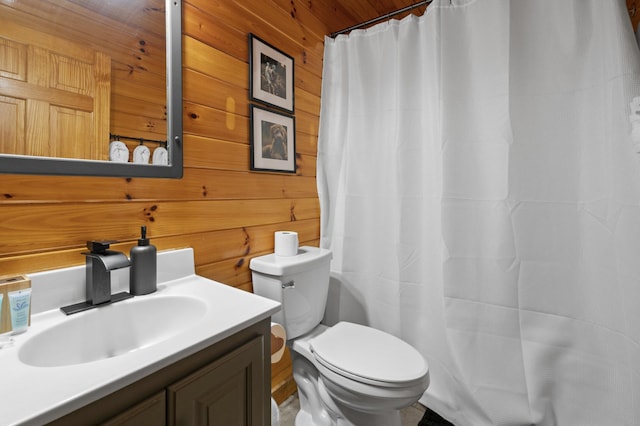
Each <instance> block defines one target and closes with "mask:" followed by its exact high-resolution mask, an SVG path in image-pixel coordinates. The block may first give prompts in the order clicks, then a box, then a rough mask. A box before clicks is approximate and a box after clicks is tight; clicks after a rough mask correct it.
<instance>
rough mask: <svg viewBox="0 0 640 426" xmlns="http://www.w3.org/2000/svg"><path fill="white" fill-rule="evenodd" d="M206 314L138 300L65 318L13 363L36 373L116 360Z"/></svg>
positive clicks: (192, 301)
mask: <svg viewBox="0 0 640 426" xmlns="http://www.w3.org/2000/svg"><path fill="white" fill-rule="evenodd" d="M206 312H207V306H206V304H205V303H204V302H203V301H202V300H200V299H196V298H194V297H189V296H180V295H166V296H163V295H150V296H139V297H135V298H133V299H128V300H125V301H122V302H118V303H114V304H111V305H108V306H104V307H99V308H95V309H92V310H90V311H86V312H82V313H79V314H74V315H72V316H70V317H69V318H68V319H67V320H66V321H64V322H62V323H59V324H57V325H54V326H52V327H50V328H48V329H46V330H43V331H42V332H40V333H38V334H36V335H34V336H31V337H30V338H29V339H28V340H27V341H26V342H25V343H24V345H22V346H21V347H20V350H19V352H18V358H19V359H20V361H22V362H23V363H25V364H27V365H31V366H35V367H60V366H67V365H76V364H84V363H88V362H93V361H98V360H103V359H106V358H112V357H117V356H119V355H122V354H126V353H129V352H131V351H135V350H138V349H142V348H145V347H148V346H151V345H154V344H156V343H159V342H162V341H164V340H166V339H168V338H170V337H172V336H174V335H176V334H178V333H180V332H182V331H184V330H185V329H187V328H189V327H193V326H194V324H195V322H196V321H198V320H199V319H201V318H202V317H204V316H205V314H206Z"/></svg>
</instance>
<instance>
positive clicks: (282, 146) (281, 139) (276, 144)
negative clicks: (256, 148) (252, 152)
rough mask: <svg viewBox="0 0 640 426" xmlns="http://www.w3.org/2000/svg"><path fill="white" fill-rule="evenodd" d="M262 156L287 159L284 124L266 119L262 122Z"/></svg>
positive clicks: (285, 128)
mask: <svg viewBox="0 0 640 426" xmlns="http://www.w3.org/2000/svg"><path fill="white" fill-rule="evenodd" d="M262 158H271V159H274V160H288V159H289V154H288V151H287V127H286V126H284V125H282V124H276V123H270V122H268V121H263V122H262Z"/></svg>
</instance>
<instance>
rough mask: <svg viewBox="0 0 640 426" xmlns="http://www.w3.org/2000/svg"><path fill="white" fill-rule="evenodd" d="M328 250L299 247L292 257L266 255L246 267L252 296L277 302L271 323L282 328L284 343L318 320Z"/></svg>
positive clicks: (325, 285) (326, 281) (326, 287)
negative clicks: (285, 336) (253, 294)
mask: <svg viewBox="0 0 640 426" xmlns="http://www.w3.org/2000/svg"><path fill="white" fill-rule="evenodd" d="M330 264H331V250H326V249H321V248H318V247H309V246H302V247H300V248H298V254H297V255H296V256H287V257H284V256H276V255H275V254H268V255H265V256H259V257H254V258H253V259H251V262H250V263H249V268H250V269H251V271H252V273H251V276H252V280H253V292H254V293H255V294H257V295H260V296H263V297H267V298H269V299H272V300H275V301H278V302H280V303H281V304H282V308H281V309H280V311H279V312H278V313H276V314H274V315H273V316H272V317H271V319H272V321H274V322H277V323H280V324H282V326H283V327H284V329H285V331H286V333H287V339H293V338H295V337H298V336H300V335H302V334H305V333H307V332H309V331H311V330H313V328H314V327H315V326H317V325H318V324H320V321H321V320H322V317H323V316H324V308H325V306H326V304H327V293H328V291H329V268H330Z"/></svg>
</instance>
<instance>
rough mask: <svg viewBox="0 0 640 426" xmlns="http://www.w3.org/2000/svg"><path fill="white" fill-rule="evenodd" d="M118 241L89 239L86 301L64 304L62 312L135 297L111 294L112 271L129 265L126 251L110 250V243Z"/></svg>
mask: <svg viewBox="0 0 640 426" xmlns="http://www.w3.org/2000/svg"><path fill="white" fill-rule="evenodd" d="M115 242H117V241H87V248H88V249H89V251H88V252H84V253H82V254H83V255H85V256H86V267H85V269H86V277H87V278H86V295H87V300H86V302H81V303H76V304H74V305H69V306H64V307H62V308H60V309H62V312H64V313H65V314H67V315H71V314H75V313H76V312H82V311H86V310H87V309H92V308H95V307H98V306H100V305H106V304H109V303H115V302H119V301H121V300H125V299H128V298H130V297H133V296H132V295H131V294H129V293H127V292H121V293H117V294H113V295H112V294H111V271H113V270H116V269H120V268H126V267H128V266H129V259H128V258H127V256H126V255H125V254H124V253H121V252H119V251H114V250H109V245H110V244H113V243H115Z"/></svg>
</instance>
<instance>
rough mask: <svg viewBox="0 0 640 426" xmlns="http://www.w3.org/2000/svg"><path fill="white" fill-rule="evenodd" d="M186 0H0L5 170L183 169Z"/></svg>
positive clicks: (178, 173) (175, 172) (128, 173)
mask: <svg viewBox="0 0 640 426" xmlns="http://www.w3.org/2000/svg"><path fill="white" fill-rule="evenodd" d="M182 158H183V154H182V13H181V2H180V1H179V0H129V1H124V0H20V1H15V0H0V173H16V174H44V175H78V176H117V177H164V178H180V177H182Z"/></svg>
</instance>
